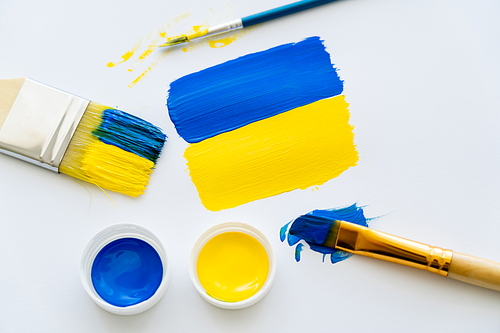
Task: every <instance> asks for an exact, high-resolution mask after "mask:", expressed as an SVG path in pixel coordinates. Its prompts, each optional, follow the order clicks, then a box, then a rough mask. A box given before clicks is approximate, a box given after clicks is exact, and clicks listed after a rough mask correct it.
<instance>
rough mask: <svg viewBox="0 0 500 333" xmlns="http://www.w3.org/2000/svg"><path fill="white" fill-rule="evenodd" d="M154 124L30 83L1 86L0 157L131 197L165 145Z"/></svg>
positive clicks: (141, 189) (14, 81)
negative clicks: (7, 156) (0, 153)
mask: <svg viewBox="0 0 500 333" xmlns="http://www.w3.org/2000/svg"><path fill="white" fill-rule="evenodd" d="M165 138H166V136H165V134H163V133H162V131H161V130H160V129H159V128H158V127H156V126H154V125H153V124H151V123H149V122H147V121H144V120H142V119H140V118H137V117H135V116H132V115H130V114H128V113H125V112H123V111H120V110H117V109H114V108H110V107H106V106H103V105H101V104H98V103H94V102H91V101H89V100H86V99H83V98H80V97H77V96H74V95H71V94H68V93H66V92H64V91H61V90H58V89H55V88H52V87H49V86H47V85H44V84H41V83H39V82H36V81H33V80H30V79H24V78H23V79H10V80H0V152H2V153H5V154H7V155H11V156H14V157H16V158H19V159H22V160H24V161H27V162H30V163H33V164H36V165H38V166H41V167H44V168H46V169H49V170H52V171H55V172H61V173H64V174H67V175H69V176H72V177H75V178H78V179H81V180H84V181H86V182H89V183H92V184H95V185H97V186H100V187H103V188H107V189H109V190H112V191H116V192H121V193H124V194H127V195H130V196H133V197H136V196H138V195H139V194H142V193H143V192H144V190H145V188H146V185H147V184H148V181H149V175H150V174H151V172H152V170H153V168H154V166H155V163H156V160H157V159H158V157H159V155H160V152H161V149H162V147H163V145H164V143H165Z"/></svg>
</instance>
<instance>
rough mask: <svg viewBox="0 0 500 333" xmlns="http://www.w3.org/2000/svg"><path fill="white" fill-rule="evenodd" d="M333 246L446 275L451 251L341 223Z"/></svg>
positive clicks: (451, 254)
mask: <svg viewBox="0 0 500 333" xmlns="http://www.w3.org/2000/svg"><path fill="white" fill-rule="evenodd" d="M335 248H337V249H339V250H343V251H346V252H349V253H354V254H360V255H362V256H366V257H371V258H376V259H381V260H385V261H390V262H394V263H397V264H401V265H406V266H410V267H415V268H420V269H424V270H426V271H429V272H432V273H437V274H439V275H442V276H447V275H448V269H449V267H450V263H451V258H452V256H453V251H451V250H445V249H442V248H439V247H434V246H429V245H426V244H422V243H418V242H414V241H411V240H408V239H404V238H400V237H396V236H392V235H389V234H386V233H384V232H381V231H377V230H373V229H370V228H366V227H362V226H360V225H357V224H353V223H349V222H340V227H339V231H338V237H337V242H336V244H335Z"/></svg>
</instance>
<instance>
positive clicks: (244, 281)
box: [196, 232, 269, 302]
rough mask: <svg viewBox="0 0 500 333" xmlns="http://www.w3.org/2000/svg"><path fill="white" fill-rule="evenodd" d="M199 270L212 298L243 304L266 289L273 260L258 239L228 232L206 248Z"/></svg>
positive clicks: (210, 241) (197, 269)
mask: <svg viewBox="0 0 500 333" xmlns="http://www.w3.org/2000/svg"><path fill="white" fill-rule="evenodd" d="M196 271H197V275H198V279H199V281H200V283H201V285H202V286H203V288H204V289H205V291H206V292H207V294H208V295H210V296H211V297H213V298H215V299H217V300H219V301H223V302H239V301H243V300H246V299H248V298H250V297H252V296H253V295H255V294H256V293H257V292H258V291H259V290H260V289H261V288H262V286H263V285H264V283H265V282H266V280H267V276H268V274H269V257H268V255H267V252H266V250H265V248H264V246H263V245H262V244H261V243H260V242H259V241H258V240H257V239H255V238H254V237H252V236H250V235H248V234H246V233H243V232H225V233H222V234H219V235H216V236H215V237H213V238H211V239H210V240H209V241H208V242H207V243H206V244H205V245H204V246H203V248H202V249H201V251H200V254H199V255H198V260H197V262H196Z"/></svg>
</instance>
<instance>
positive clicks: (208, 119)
mask: <svg viewBox="0 0 500 333" xmlns="http://www.w3.org/2000/svg"><path fill="white" fill-rule="evenodd" d="M343 89H344V85H343V81H342V80H340V78H339V76H338V75H337V71H336V69H335V67H334V66H333V65H332V63H331V61H330V55H329V54H328V52H327V51H326V50H325V46H324V45H323V41H322V40H320V38H319V37H309V38H306V39H305V40H303V41H301V42H298V43H290V44H284V45H280V46H277V47H274V48H271V49H268V50H266V51H262V52H258V53H253V54H248V55H245V56H242V57H240V58H237V59H233V60H230V61H227V62H225V63H222V64H219V65H217V66H214V67H210V68H207V69H204V70H202V71H200V72H196V73H192V74H189V75H186V76H184V77H182V78H180V79H177V80H176V81H174V82H172V83H171V84H170V89H169V95H168V99H167V107H168V111H169V115H170V119H171V120H172V122H173V123H174V124H175V127H176V129H177V132H178V133H179V135H180V136H181V137H182V138H184V140H186V141H187V142H190V143H195V142H199V141H202V140H204V139H207V138H210V137H213V136H215V135H217V134H220V133H224V132H227V131H231V130H234V129H236V128H239V127H242V126H245V125H247V124H250V123H252V122H255V121H258V120H262V119H265V118H269V117H272V116H274V115H277V114H279V113H282V112H286V111H289V110H291V109H294V108H297V107H300V106H304V105H307V104H310V103H313V102H315V101H318V100H321V99H324V98H328V97H333V96H336V95H339V94H341V93H342V91H343Z"/></svg>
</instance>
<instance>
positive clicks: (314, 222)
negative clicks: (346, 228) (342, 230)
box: [289, 215, 340, 248]
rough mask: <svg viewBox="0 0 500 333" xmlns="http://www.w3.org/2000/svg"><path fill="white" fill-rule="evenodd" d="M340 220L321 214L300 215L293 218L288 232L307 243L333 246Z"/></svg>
mask: <svg viewBox="0 0 500 333" xmlns="http://www.w3.org/2000/svg"><path fill="white" fill-rule="evenodd" d="M339 227H340V221H337V220H333V219H329V218H326V217H321V216H314V215H302V216H300V217H298V218H297V219H295V220H294V221H293V223H292V225H291V227H290V231H289V233H290V234H291V235H294V236H297V237H299V238H301V239H303V240H305V241H306V242H307V243H309V244H314V245H321V246H328V247H332V248H334V247H335V242H336V241H337V236H338V230H339Z"/></svg>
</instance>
